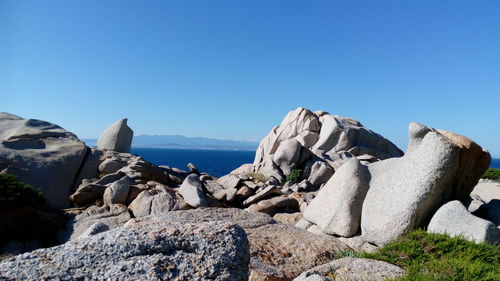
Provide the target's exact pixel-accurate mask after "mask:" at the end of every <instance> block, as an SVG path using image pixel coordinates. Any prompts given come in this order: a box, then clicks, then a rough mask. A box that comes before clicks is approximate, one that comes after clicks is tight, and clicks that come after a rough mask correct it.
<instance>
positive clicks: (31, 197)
mask: <svg viewBox="0 0 500 281" xmlns="http://www.w3.org/2000/svg"><path fill="white" fill-rule="evenodd" d="M44 203H45V198H44V197H43V195H42V192H41V191H40V190H38V189H36V188H33V187H32V186H31V185H29V184H26V183H23V182H21V181H20V180H19V179H18V178H17V177H16V176H15V175H10V174H0V206H2V207H6V206H16V205H29V206H32V207H37V206H41V205H43V204H44Z"/></svg>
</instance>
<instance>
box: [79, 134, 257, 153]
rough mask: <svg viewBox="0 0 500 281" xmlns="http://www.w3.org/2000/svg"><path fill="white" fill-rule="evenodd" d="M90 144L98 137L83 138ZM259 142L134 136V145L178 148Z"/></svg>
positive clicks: (241, 147)
mask: <svg viewBox="0 0 500 281" xmlns="http://www.w3.org/2000/svg"><path fill="white" fill-rule="evenodd" d="M83 141H84V142H85V143H86V144H87V145H88V146H95V145H96V143H97V140H96V139H83ZM258 146H259V143H257V142H252V141H237V140H221V139H211V138H202V137H186V136H181V135H156V136H149V135H140V136H134V138H133V140H132V147H149V148H178V149H221V150H251V151H254V150H256V149H257V147H258Z"/></svg>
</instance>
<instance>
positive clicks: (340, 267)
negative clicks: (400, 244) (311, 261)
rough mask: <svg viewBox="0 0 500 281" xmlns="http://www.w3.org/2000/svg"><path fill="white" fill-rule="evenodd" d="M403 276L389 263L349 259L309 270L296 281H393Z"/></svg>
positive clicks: (396, 267) (400, 270) (399, 269)
mask: <svg viewBox="0 0 500 281" xmlns="http://www.w3.org/2000/svg"><path fill="white" fill-rule="evenodd" d="M403 274H404V270H403V269H402V268H400V267H398V266H395V265H393V264H390V263H387V262H383V261H377V260H370V259H361V258H351V257H347V258H342V259H338V260H334V261H332V262H330V263H327V264H324V265H320V266H318V267H315V268H313V269H311V270H308V271H306V272H304V273H302V274H301V275H300V276H299V277H297V278H295V279H294V281H314V280H319V281H323V280H342V281H358V280H359V281H366V280H370V281H375V280H376V281H379V280H380V281H382V280H387V279H390V280H392V279H395V278H398V277H401V276H403Z"/></svg>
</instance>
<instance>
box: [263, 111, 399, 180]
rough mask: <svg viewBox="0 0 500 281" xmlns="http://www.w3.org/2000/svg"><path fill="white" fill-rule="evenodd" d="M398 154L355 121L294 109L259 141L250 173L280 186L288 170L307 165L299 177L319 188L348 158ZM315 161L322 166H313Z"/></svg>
mask: <svg viewBox="0 0 500 281" xmlns="http://www.w3.org/2000/svg"><path fill="white" fill-rule="evenodd" d="M313 155H315V156H316V157H315V158H312V156H313ZM402 155H403V152H402V151H401V150H400V149H399V148H397V147H396V146H395V145H394V144H393V143H392V142H390V141H389V140H387V139H386V138H384V137H382V136H381V135H379V134H377V133H375V132H373V131H371V130H369V129H367V128H365V127H364V126H363V125H362V124H361V123H359V122H358V121H355V120H353V119H351V118H344V117H340V116H338V115H331V114H328V113H326V112H324V111H318V112H311V111H309V110H307V109H305V108H297V109H296V110H294V111H291V112H289V113H288V114H287V116H286V117H285V118H284V119H283V121H282V122H281V124H280V125H279V126H276V127H274V128H273V129H272V130H271V132H269V134H268V135H267V136H266V137H265V138H264V139H262V141H261V142H260V145H259V147H258V149H257V152H256V154H255V160H254V163H253V171H254V172H258V173H262V174H263V175H265V176H267V177H273V178H275V179H276V180H277V181H279V182H281V183H284V182H283V180H284V176H287V175H288V174H289V173H290V171H291V170H292V169H304V166H309V169H306V170H307V173H305V174H304V175H303V176H304V178H306V179H309V181H310V182H312V183H314V185H315V186H317V187H319V186H320V185H321V184H322V183H325V182H326V181H327V180H328V178H329V177H330V176H331V175H332V174H333V171H334V170H336V169H337V168H339V167H340V166H341V165H342V164H343V163H344V162H345V161H346V160H347V159H349V158H352V157H360V159H362V160H363V161H377V160H383V159H387V158H391V157H400V156H402ZM308 161H311V162H309V163H308ZM318 161H321V163H322V166H320V164H319V163H318V164H315V163H317V162H318Z"/></svg>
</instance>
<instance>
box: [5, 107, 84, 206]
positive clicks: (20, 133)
mask: <svg viewBox="0 0 500 281" xmlns="http://www.w3.org/2000/svg"><path fill="white" fill-rule="evenodd" d="M87 149H88V148H87V146H85V144H84V143H83V142H81V141H79V140H78V138H77V137H76V136H75V135H74V134H72V133H70V132H68V131H66V130H64V129H63V128H61V127H59V126H57V125H55V124H52V123H49V122H45V121H41V120H34V119H22V118H20V117H18V116H15V115H12V114H9V113H0V172H1V173H8V174H14V175H16V176H17V177H18V178H19V179H20V180H21V181H23V182H25V183H28V184H30V185H32V186H33V187H35V188H39V189H41V191H42V192H43V194H44V195H45V198H46V200H47V203H48V205H49V206H50V207H53V208H67V207H69V206H70V202H69V195H70V194H71V191H72V189H73V184H74V182H75V181H76V180H77V177H78V171H79V169H80V166H81V165H82V163H83V160H84V158H85V155H86V154H87Z"/></svg>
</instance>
